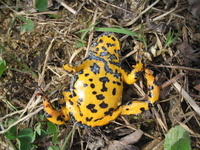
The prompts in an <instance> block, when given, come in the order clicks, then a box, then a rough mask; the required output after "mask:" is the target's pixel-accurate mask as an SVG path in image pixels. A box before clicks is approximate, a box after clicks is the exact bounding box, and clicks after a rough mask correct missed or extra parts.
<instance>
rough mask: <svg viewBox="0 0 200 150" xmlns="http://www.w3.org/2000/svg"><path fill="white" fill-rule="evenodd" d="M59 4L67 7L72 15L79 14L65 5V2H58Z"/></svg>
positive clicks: (58, 0) (59, 0)
mask: <svg viewBox="0 0 200 150" xmlns="http://www.w3.org/2000/svg"><path fill="white" fill-rule="evenodd" d="M56 1H57V2H58V3H60V4H61V5H62V6H63V7H65V8H66V9H68V10H69V11H70V12H71V13H73V14H74V15H75V14H76V13H77V12H76V11H75V10H74V9H73V8H71V7H69V6H68V5H67V4H65V2H63V1H62V0H56Z"/></svg>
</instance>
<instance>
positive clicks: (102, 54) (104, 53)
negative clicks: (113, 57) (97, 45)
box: [100, 52, 109, 57]
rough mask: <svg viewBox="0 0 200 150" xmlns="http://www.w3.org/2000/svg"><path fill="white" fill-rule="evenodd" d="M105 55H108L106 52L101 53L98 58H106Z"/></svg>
mask: <svg viewBox="0 0 200 150" xmlns="http://www.w3.org/2000/svg"><path fill="white" fill-rule="evenodd" d="M107 55H109V53H108V52H101V53H100V56H101V57H103V56H107Z"/></svg>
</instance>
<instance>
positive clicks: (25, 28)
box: [20, 17, 34, 32]
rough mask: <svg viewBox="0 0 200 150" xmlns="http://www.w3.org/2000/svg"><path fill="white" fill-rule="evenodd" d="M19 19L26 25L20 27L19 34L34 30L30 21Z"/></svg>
mask: <svg viewBox="0 0 200 150" xmlns="http://www.w3.org/2000/svg"><path fill="white" fill-rule="evenodd" d="M22 18H23V19H22ZM20 19H22V20H23V21H24V22H25V23H26V24H24V25H23V26H22V27H21V29H20V32H23V31H27V32H30V31H31V30H32V29H33V28H34V23H33V21H32V20H30V19H26V18H24V17H20Z"/></svg>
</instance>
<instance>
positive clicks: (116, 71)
mask: <svg viewBox="0 0 200 150" xmlns="http://www.w3.org/2000/svg"><path fill="white" fill-rule="evenodd" d="M121 76H122V74H121V73H119V72H118V70H117V69H115V73H114V77H115V78H118V79H119V78H121Z"/></svg>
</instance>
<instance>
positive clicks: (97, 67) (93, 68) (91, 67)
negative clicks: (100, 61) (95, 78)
mask: <svg viewBox="0 0 200 150" xmlns="http://www.w3.org/2000/svg"><path fill="white" fill-rule="evenodd" d="M90 70H91V71H92V72H93V73H94V74H99V72H100V67H99V66H98V65H97V64H96V63H93V65H92V66H90Z"/></svg>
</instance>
